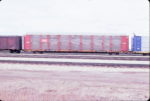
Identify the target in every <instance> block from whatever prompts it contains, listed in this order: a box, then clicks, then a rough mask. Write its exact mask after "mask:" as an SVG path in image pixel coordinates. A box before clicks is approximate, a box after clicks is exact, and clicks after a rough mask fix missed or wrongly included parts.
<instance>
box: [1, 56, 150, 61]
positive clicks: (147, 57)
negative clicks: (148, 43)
mask: <svg viewBox="0 0 150 101" xmlns="http://www.w3.org/2000/svg"><path fill="white" fill-rule="evenodd" d="M0 57H18V58H62V59H68V58H69V59H94V60H95V59H100V60H132V61H134V60H135V61H149V60H150V57H149V56H108V55H86V54H84V55H83V54H81V55H79V54H78V55H73V54H68V55H65V54H44V55H43V54H0Z"/></svg>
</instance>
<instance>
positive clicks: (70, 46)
mask: <svg viewBox="0 0 150 101" xmlns="http://www.w3.org/2000/svg"><path fill="white" fill-rule="evenodd" d="M71 50H72V36H71V35H70V36H69V51H71Z"/></svg>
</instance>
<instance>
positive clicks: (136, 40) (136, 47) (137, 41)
mask: <svg viewBox="0 0 150 101" xmlns="http://www.w3.org/2000/svg"><path fill="white" fill-rule="evenodd" d="M132 51H141V36H134V37H133V39H132Z"/></svg>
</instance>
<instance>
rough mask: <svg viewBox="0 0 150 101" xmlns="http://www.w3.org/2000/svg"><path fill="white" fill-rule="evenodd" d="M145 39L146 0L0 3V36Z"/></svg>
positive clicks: (19, 0) (13, 0) (8, 0)
mask: <svg viewBox="0 0 150 101" xmlns="http://www.w3.org/2000/svg"><path fill="white" fill-rule="evenodd" d="M26 33H28V34H29V33H34V34H39V33H41V34H44V33H57V34H65V33H67V34H71V33H74V34H77V33H78V34H112V35H117V34H119V35H123V34H133V33H135V34H141V35H149V3H148V0H2V1H1V2H0V35H24V34H26Z"/></svg>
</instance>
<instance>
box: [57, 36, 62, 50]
mask: <svg viewBox="0 0 150 101" xmlns="http://www.w3.org/2000/svg"><path fill="white" fill-rule="evenodd" d="M60 38H61V36H60V35H58V36H57V47H58V51H60V50H61V48H60V45H61V42H60Z"/></svg>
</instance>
